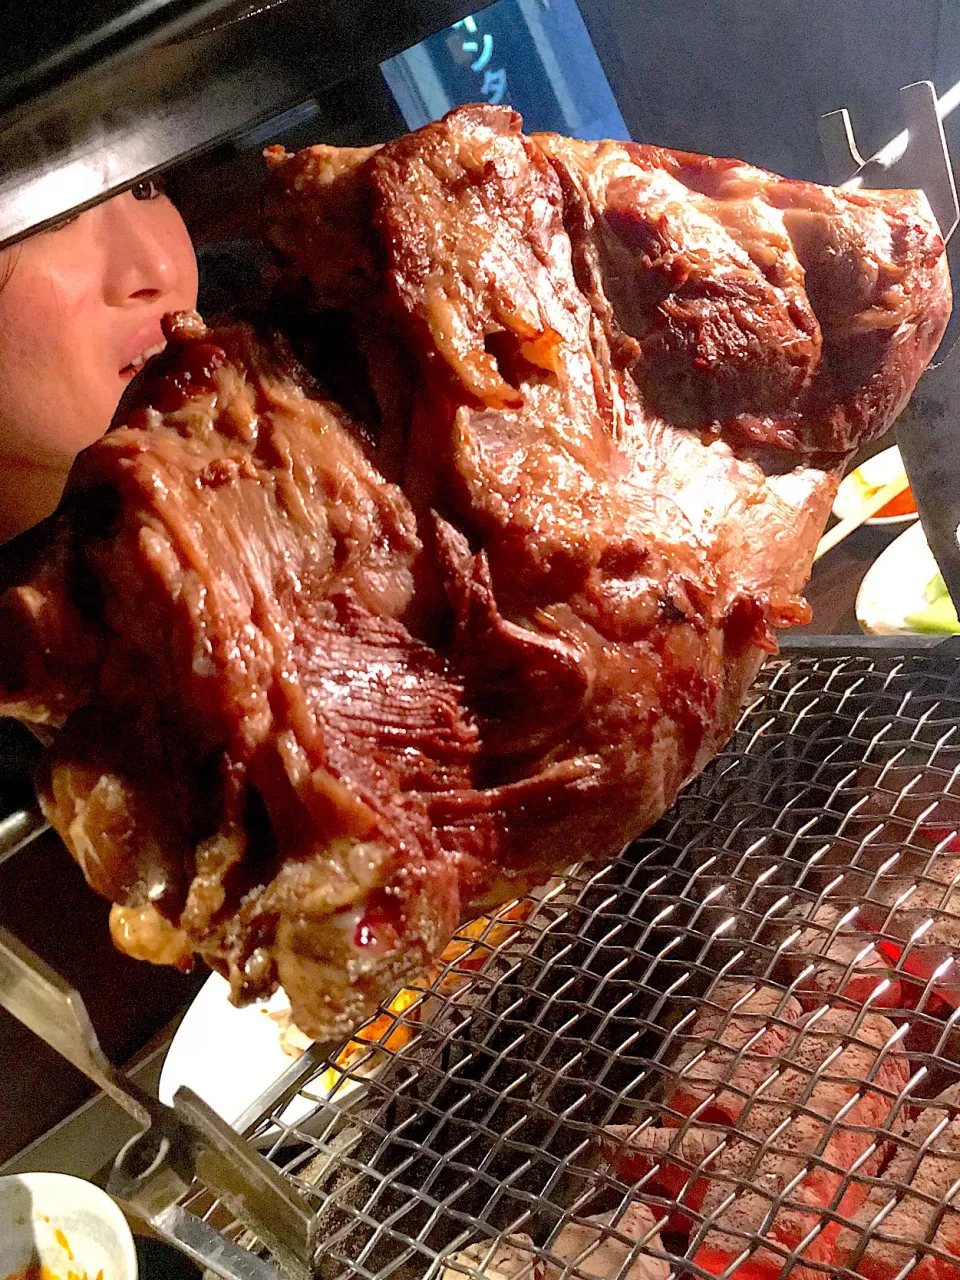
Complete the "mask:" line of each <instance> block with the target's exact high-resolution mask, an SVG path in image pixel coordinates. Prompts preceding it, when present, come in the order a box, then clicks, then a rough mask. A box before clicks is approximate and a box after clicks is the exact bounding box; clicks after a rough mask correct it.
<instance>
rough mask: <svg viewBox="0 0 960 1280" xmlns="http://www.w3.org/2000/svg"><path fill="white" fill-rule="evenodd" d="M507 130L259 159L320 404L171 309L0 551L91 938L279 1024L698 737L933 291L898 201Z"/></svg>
mask: <svg viewBox="0 0 960 1280" xmlns="http://www.w3.org/2000/svg"><path fill="white" fill-rule="evenodd" d="M520 123H521V122H520V120H519V118H518V117H517V116H516V115H515V114H514V113H513V112H511V111H509V110H507V109H502V108H492V107H467V108H462V109H460V110H458V111H456V112H454V113H452V114H451V115H450V116H448V117H447V118H446V119H444V120H443V121H440V122H438V123H436V124H432V125H429V126H427V127H426V128H424V129H422V130H420V131H418V132H417V133H415V134H412V135H409V136H407V137H405V138H401V139H400V140H398V141H397V142H393V143H390V144H388V145H386V146H383V147H381V148H379V149H377V148H374V149H367V150H363V151H338V150H335V149H331V148H326V147H318V148H312V149H309V150H307V151H305V152H301V153H298V154H297V155H293V156H287V155H285V154H283V153H281V152H278V151H273V152H271V154H270V156H269V160H270V164H271V174H270V177H269V180H268V189H267V194H266V201H265V208H266V213H267V222H268V234H269V237H270V239H271V240H272V242H273V244H274V245H275V246H276V247H277V248H278V249H279V250H281V251H282V252H283V253H284V254H285V255H286V257H287V259H288V260H289V263H290V268H289V270H290V274H291V276H292V277H294V278H295V279H296V282H297V287H298V288H299V289H300V291H301V295H302V294H303V293H304V292H305V293H306V295H307V296H308V298H309V309H310V311H311V314H312V316H313V318H314V320H315V321H316V323H317V324H321V325H322V324H324V323H325V324H326V326H327V327H326V329H325V330H324V332H326V333H327V334H331V333H333V332H334V331H335V330H341V329H342V331H343V333H344V334H347V333H349V334H350V335H351V337H350V341H351V343H352V348H351V349H352V352H353V354H352V357H351V361H350V362H347V363H346V364H344V365H343V367H342V368H341V369H340V378H339V381H340V384H341V385H344V384H345V382H347V381H350V380H351V379H352V380H353V382H354V383H355V389H356V394H354V395H348V394H347V391H349V388H348V387H347V388H346V389H345V390H344V391H343V392H340V391H337V392H336V393H334V391H333V390H331V389H330V388H331V387H332V386H333V384H334V383H335V382H336V379H335V378H333V377H331V379H330V381H329V382H328V383H326V384H325V386H326V389H324V387H323V386H321V385H319V384H318V383H317V382H316V381H315V380H314V376H316V377H322V373H321V372H318V370H316V369H314V368H313V364H312V362H309V363H310V367H311V370H312V375H313V376H312V375H308V374H307V373H306V372H305V371H304V369H303V368H301V367H299V366H298V364H297V361H296V360H294V359H293V358H292V357H291V356H290V354H289V352H288V351H287V350H286V347H285V343H284V341H283V340H282V339H280V338H279V337H275V336H271V335H270V334H268V333H259V332H255V331H254V330H253V329H252V328H248V327H245V326H242V325H237V326H234V327H232V328H224V329H219V330H207V329H206V328H205V327H204V326H203V324H202V323H201V322H200V321H199V320H198V318H196V317H191V316H180V317H176V318H173V319H171V320H169V321H168V324H167V333H168V337H169V346H168V349H167V351H166V353H165V354H164V356H163V357H161V358H160V360H159V361H158V362H157V364H156V366H155V367H154V368H153V369H152V370H149V371H148V375H147V376H146V378H145V381H144V387H143V390H142V393H141V395H140V399H139V402H138V403H137V404H136V405H135V406H133V407H132V408H131V409H130V411H129V412H128V414H127V416H126V421H125V425H123V426H122V427H120V428H119V429H118V430H116V431H114V432H112V433H111V434H110V435H109V436H108V437H106V438H105V439H104V440H103V441H102V442H100V443H99V444H97V445H95V446H93V447H92V448H91V449H90V450H88V451H87V453H86V454H85V455H84V456H83V457H82V459H81V460H80V462H79V464H78V466H77V468H76V470H75V474H74V476H73V479H72V483H71V487H70V492H69V494H68V496H67V498H66V500H65V502H64V504H63V506H62V508H61V510H60V512H59V513H58V514H57V515H56V516H55V517H53V518H52V519H51V520H50V521H49V522H48V523H47V524H46V525H45V526H44V527H43V528H42V529H41V530H39V531H38V532H37V533H36V534H35V535H33V537H32V538H31V540H30V543H29V545H28V546H26V547H24V546H21V547H19V548H16V549H15V550H14V551H12V552H9V553H8V554H7V557H6V564H5V568H4V578H5V582H6V584H7V590H6V593H5V594H4V595H3V597H2V598H0V638H2V645H0V654H2V656H0V699H2V706H0V709H2V710H3V711H5V712H6V713H7V714H11V715H16V716H18V717H19V718H21V719H23V720H25V721H27V722H31V723H35V724H42V725H45V726H47V727H48V728H49V730H51V731H52V733H53V734H54V742H53V745H52V747H51V749H50V751H49V754H48V757H47V761H46V765H45V770H44V774H43V777H42V779H41V793H42V799H43V804H44V806H45V809H46V812H47V814H48V815H49V817H50V820H51V822H52V823H53V825H54V826H55V827H56V828H57V830H58V831H59V832H60V833H61V835H62V836H63V838H64V840H65V841H66V843H67V845H68V847H69V848H70V849H71V850H72V852H73V854H74V856H76V857H77V859H78V861H79V862H80V863H81V865H82V866H83V868H84V870H85V873H86V875H87V877H88V879H89V880H90V882H91V884H93V885H94V886H95V887H96V888H97V889H98V890H99V891H100V892H102V893H103V894H105V895H106V896H107V897H109V898H110V899H111V900H112V901H113V902H114V903H116V904H118V905H117V908H116V910H115V913H114V931H115V937H116V938H117V939H118V941H119V942H120V943H121V945H123V946H125V947H126V948H127V949H128V950H131V951H133V952H134V953H136V954H142V955H146V956H149V957H152V958H155V959H163V960H167V961H174V962H177V961H181V962H183V961H185V960H186V958H187V957H188V956H189V955H190V954H191V953H199V954H200V955H201V956H203V957H204V958H205V959H206V960H207V961H208V962H209V963H210V964H211V965H212V966H213V967H214V968H216V969H218V970H219V971H220V972H222V973H224V974H225V975H227V976H228V978H229V980H230V983H231V988H232V993H233V998H234V999H235V1000H236V1001H238V1002H243V1001H245V1000H249V999H254V998H257V997H259V996H264V995H267V994H268V993H269V992H270V991H272V990H273V989H274V988H275V987H276V985H277V984H278V983H281V984H282V985H283V986H284V987H285V988H286V990H287V992H288V994H289V996H290V999H291V1002H292V1006H293V1013H294V1017H295V1020H296V1022H297V1024H298V1025H299V1026H300V1027H301V1028H302V1029H303V1030H304V1031H306V1032H307V1033H309V1034H311V1035H314V1036H318V1037H323V1038H328V1037H333V1036H336V1035H340V1034H343V1033H346V1032H347V1031H349V1030H350V1029H351V1028H353V1027H354V1026H355V1025H356V1024H357V1023H358V1022H360V1021H361V1020H362V1019H363V1018H365V1017H366V1016H368V1015H369V1014H371V1013H372V1012H373V1011H374V1009H375V1008H376V1006H377V1004H378V1003H379V1002H380V1001H381V1000H383V999H384V998H387V997H389V996H390V995H391V994H392V993H393V991H394V990H395V989H396V988H397V987H398V986H400V985H402V984H403V983H405V982H408V981H411V980H414V979H416V978H417V977H418V976H419V975H421V974H422V973H423V972H424V971H425V970H426V969H427V967H428V966H429V963H430V961H431V959H432V958H434V957H436V955H437V954H438V953H439V952H440V950H441V949H442V947H443V946H444V944H445V942H446V941H447V939H448V937H449V935H450V933H451V931H452V929H453V927H454V926H455V925H456V923H457V922H458V921H459V920H460V919H462V918H463V917H465V916H467V915H468V914H470V913H471V912H476V911H477V910H478V909H480V908H483V907H484V906H486V905H489V904H492V903H495V902H499V901H503V900H505V899H507V898H510V897H513V896H516V895H517V894H518V893H521V892H523V891H524V890H526V889H527V888H529V887H531V886H533V885H536V884H537V883H540V882H541V881H542V880H544V879H545V878H546V877H547V875H548V874H549V873H550V872H551V871H552V870H553V869H554V868H558V867H563V866H564V865H566V864H567V863H569V862H570V861H573V860H575V859H579V858H583V857H584V856H598V857H602V856H605V855H609V854H610V853H612V852H613V851H614V850H615V849H617V848H618V847H620V846H621V845H622V844H623V843H624V842H625V841H627V840H628V839H629V838H631V837H632V836H634V835H636V834H637V833H638V832H640V831H641V830H643V829H644V828H645V827H647V826H648V825H649V824H651V823H652V822H653V821H654V820H655V819H656V818H658V817H659V816H660V815H661V814H662V813H663V812H664V810H665V809H666V808H667V807H668V806H669V805H670V804H671V803H672V802H673V800H674V798H675V796H676V795H677V792H678V790H679V788H680V787H681V786H682V785H683V784H684V782H686V781H687V780H688V779H689V778H690V777H691V776H692V775H693V774H694V773H695V772H696V771H697V770H699V769H700V768H702V767H703V765H704V764H705V763H706V762H707V761H708V760H709V759H710V758H711V757H712V756H713V755H714V754H715V753H716V752H717V751H718V749H719V748H720V747H721V745H722V744H723V743H724V741H725V740H726V738H727V737H728V735H729V734H730V732H731V730H732V727H733V724H734V721H735V717H736V714H737V711H738V707H739V704H740V700H741V697H742V695H743V693H744V691H745V690H746V688H747V687H748V686H749V684H750V682H751V681H752V679H753V677H754V675H755V674H756V671H757V670H758V667H759V665H760V663H761V661H762V659H763V656H764V654H766V653H769V652H771V651H772V650H773V649H775V644H776V641H775V631H776V629H777V628H779V627H784V626H788V625H790V624H791V623H794V622H800V621H803V620H805V619H806V618H807V616H808V609H807V606H806V604H805V603H804V601H803V599H802V596H801V592H802V589H803V585H804V582H805V581H806V578H807V576H808V573H809V569H810V564H811V558H812V555H813V552H814V549H815V546H816V543H817V539H818V537H819V535H820V533H821V531H822V529H823V526H824V523H825V520H826V516H827V512H828V511H829V509H830V505H831V502H832V499H833V495H834V492H835V489H836V485H837V482H838V478H839V475H840V474H841V472H842V470H843V467H844V463H845V460H846V458H847V457H848V455H849V453H850V451H851V450H853V449H854V448H856V447H857V446H858V445H859V444H860V443H862V442H863V441H864V440H866V439H868V438H869V437H871V436H873V435H875V434H878V433H879V432H881V431H883V430H884V429H885V428H886V427H887V426H888V425H889V423H890V422H891V420H892V419H893V417H894V416H895V414H896V413H897V412H898V410H899V408H900V407H901V406H902V404H903V403H904V401H905V399H906V397H907V396H908V395H909V393H910V391H911V390H912V388H913V386H914V384H915V382H916V380H917V378H918V377H919V374H920V372H921V371H922V369H923V367H924V366H925V364H926V363H927V361H928V360H929V358H930V357H931V355H932V354H933V351H934V350H935V348H936V346H937V343H938V341H939V339H940V336H941V334H942V332H943V329H944V326H945V324H946V319H947V316H948V313H949V307H950V289H949V281H948V276H947V269H946V265H945V257H944V254H943V246H942V242H941V239H940V236H939V234H938V232H937V229H936V226H935V223H934V221H933V219H932V217H931V215H930V213H929V210H928V208H927V206H926V203H925V201H924V199H923V197H922V196H920V195H918V194H917V193H910V192H856V193H843V192H838V191H833V190H829V189H825V188H821V187H816V186H812V185H810V184H807V183H802V182H792V181H788V180H785V179H781V178H778V177H776V176H774V175H772V174H768V173H765V172H762V171H760V170H757V169H754V168H751V167H749V166H747V165H743V164H740V163H738V162H736V161H727V160H714V159H710V158H704V157H700V156H693V155H688V154H685V153H674V152H669V151H664V150H661V149H658V148H653V147H642V146H635V145H632V144H619V143H580V142H573V141H571V140H569V139H564V138H560V137H557V136H554V135H538V136H533V137H525V136H524V135H523V134H522V132H521V127H520ZM308 345H309V344H308ZM319 345H321V346H322V345H323V344H322V343H320V344H319ZM317 346H318V343H317V342H316V341H314V343H313V348H314V350H315V349H316V347H317ZM298 350H300V348H298ZM301 354H303V352H302V351H301ZM346 369H349V371H351V372H349V377H347V376H346V375H345V372H344V370H346Z"/></svg>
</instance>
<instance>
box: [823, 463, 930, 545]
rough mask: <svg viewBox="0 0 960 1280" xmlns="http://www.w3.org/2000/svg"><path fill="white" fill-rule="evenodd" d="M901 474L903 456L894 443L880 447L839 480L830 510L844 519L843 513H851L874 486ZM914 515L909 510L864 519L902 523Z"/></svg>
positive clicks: (869, 521) (879, 486) (876, 488)
mask: <svg viewBox="0 0 960 1280" xmlns="http://www.w3.org/2000/svg"><path fill="white" fill-rule="evenodd" d="M902 475H903V459H902V458H901V457H900V450H899V449H898V448H897V447H896V445H894V446H893V448H892V449H884V450H883V452H882V453H877V454H874V456H873V457H872V458H868V459H867V460H866V462H863V463H861V464H860V466H859V467H857V468H855V469H854V470H853V471H851V472H850V474H849V475H848V476H844V478H843V479H842V480H841V481H840V488H839V489H838V490H837V496H836V499H835V500H834V503H833V514H834V515H835V516H836V518H837V519H838V520H845V519H846V518H847V516H852V515H855V514H856V513H857V512H858V511H859V510H860V508H861V507H862V506H863V504H864V503H865V502H866V501H867V499H868V498H870V497H872V495H873V494H874V493H876V491H877V490H878V489H882V488H883V486H884V485H885V484H889V483H890V481H891V480H896V478H897V476H902ZM916 518H917V513H916V511H911V512H908V514H907V515H905V516H871V517H870V519H869V520H867V521H866V523H867V524H890V525H898V524H901V525H906V524H909V523H910V522H911V521H912V520H916Z"/></svg>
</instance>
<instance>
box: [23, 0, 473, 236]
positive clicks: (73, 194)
mask: <svg viewBox="0 0 960 1280" xmlns="http://www.w3.org/2000/svg"><path fill="white" fill-rule="evenodd" d="M488 2H489V0H474V3H473V4H470V3H469V0H241V2H238V0H199V2H198V0H140V3H136V4H135V3H131V2H130V0H74V2H73V3H72V4H71V5H69V6H68V5H66V4H64V3H63V0H55V2H54V3H52V4H51V5H49V6H41V7H38V6H37V5H36V4H35V3H32V2H31V3H29V4H28V3H27V2H26V0H3V4H2V10H3V12H2V17H0V47H2V49H3V53H4V56H3V65H2V67H0V246H3V245H4V244H8V243H12V242H14V241H16V240H18V239H20V238H22V237H23V236H25V235H27V234H29V233H30V232H32V231H36V230H40V229H42V228H43V227H44V226H45V225H48V224H49V223H51V222H53V221H55V220H56V219H58V218H61V217H63V215H64V214H66V213H69V212H71V211H72V210H77V209H83V208H86V207H88V206H90V205H93V204H96V203H97V202H98V201H100V200H102V199H104V198H105V197H107V196H109V195H113V194H116V193H117V192H119V191H122V190H124V189H125V188H127V187H129V186H132V185H133V184H134V183H135V182H137V181H138V180H140V179H141V178H144V177H147V176H149V175H150V174H151V173H154V172H156V171H158V170H160V169H163V168H165V167H167V166H168V165H170V164H172V163H173V162H174V161H178V160H183V159H186V158H188V157H190V156H194V155H197V154H198V153H200V152H201V151H203V150H206V149H207V148H209V147H212V146H214V145H216V144H217V143H220V142H223V141H224V140H226V139H228V138H230V137H232V136H234V135H236V134H238V133H240V132H242V131H244V130H246V129H249V128H251V127H253V126H255V125H257V124H258V123H260V122H262V121H265V120H267V119H270V118H271V117H273V116H276V115H278V114H279V113H281V112H283V111H285V110H287V109H290V108H292V107H294V106H296V105H297V104H298V103H302V102H304V101H306V100H309V99H310V98H312V97H313V96H314V95H315V94H317V93H320V92H322V91H323V90H328V89H330V87H331V86H333V85H335V84H336V83H337V82H338V81H340V80H342V79H344V78H346V77H347V76H352V75H355V74H356V73H357V72H358V71H361V70H363V69H364V68H365V67H373V66H375V65H376V64H378V63H380V62H382V61H383V60H384V59H386V58H390V57H392V56H393V55H395V54H397V53H400V52H402V51H403V50H405V49H408V48H409V47H410V46H412V45H415V44H417V43H418V42H419V41H421V40H423V39H425V38H426V37H427V36H430V35H432V34H433V33H434V32H436V31H438V30H440V29H441V28H442V27H444V26H447V25H449V24H451V23H453V22H457V21H459V20H460V19H461V18H463V17H465V16H466V15H467V14H468V13H471V12H477V11H478V10H480V9H483V8H484V7H485V5H486V3H488Z"/></svg>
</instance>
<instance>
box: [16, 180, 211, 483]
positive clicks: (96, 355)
mask: <svg viewBox="0 0 960 1280" xmlns="http://www.w3.org/2000/svg"><path fill="white" fill-rule="evenodd" d="M4 280H6V283H3V282H4ZM196 302H197V263H196V258H195V257H194V253H193V246H192V244H191V242H190V236H189V234H188V233H187V229H186V227H185V226H184V224H183V220H182V219H181V217H180V215H179V213H178V212H177V210H176V209H175V208H174V206H173V205H172V204H171V202H170V201H169V200H168V199H167V197H166V196H165V195H163V194H161V193H160V192H159V191H158V190H157V188H156V187H155V186H154V185H153V184H152V183H141V184H140V186H139V187H138V188H135V189H134V191H132V192H125V193H124V194H123V195H120V196H116V197H115V198H114V199H112V200H108V201H106V202H105V203H104V204H101V205H97V206H96V207H94V208H93V209H88V210H87V212H86V213H81V214H80V215H79V216H78V217H76V218H74V219H73V220H72V221H70V222H67V223H66V224H63V225H60V226H59V227H57V228H55V229H54V230H52V231H45V232H41V233H40V234H38V235H35V236H32V237H31V238H30V239H28V240H25V241H23V242H22V243H21V244H20V245H16V246H14V247H13V248H12V249H8V250H0V466H2V465H3V459H7V460H16V461H17V462H21V463H23V462H26V463H33V464H36V465H39V466H44V467H57V468H63V469H64V470H66V469H67V468H68V467H69V466H70V463H71V462H72V461H73V458H74V457H75V456H76V454H77V453H79V452H80V450H81V449H84V448H86V446H87V445H89V444H92V443H93V441H94V440H97V439H99V437H100V436H102V435H103V433H104V432H105V431H106V430H107V428H108V426H109V425H110V420H111V418H112V417H113V414H114V412H115V410H116V407H117V404H118V402H119V400H120V397H121V395H122V393H123V390H124V388H125V387H126V385H127V383H128V382H129V381H130V380H131V379H132V378H133V377H134V376H135V375H136V373H137V372H138V370H139V369H140V368H141V367H142V365H143V362H144V360H145V358H146V357H148V356H149V355H151V354H152V353H153V352H154V351H156V350H157V349H158V348H159V347H160V346H161V345H162V344H163V335H162V333H161V330H160V318H161V316H163V315H164V314H165V313H166V312H167V311H178V310H182V309H192V308H193V307H195V306H196Z"/></svg>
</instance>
